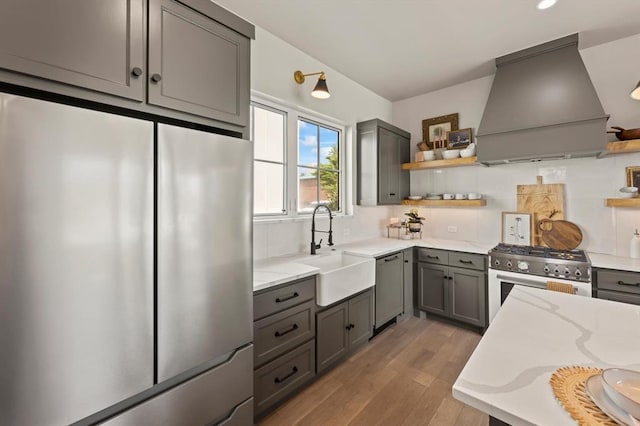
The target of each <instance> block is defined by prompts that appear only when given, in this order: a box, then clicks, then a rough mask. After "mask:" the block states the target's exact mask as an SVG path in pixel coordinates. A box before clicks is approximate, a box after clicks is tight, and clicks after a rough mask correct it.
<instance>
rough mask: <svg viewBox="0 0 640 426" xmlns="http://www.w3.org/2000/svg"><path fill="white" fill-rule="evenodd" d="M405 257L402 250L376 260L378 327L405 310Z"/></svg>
mask: <svg viewBox="0 0 640 426" xmlns="http://www.w3.org/2000/svg"><path fill="white" fill-rule="evenodd" d="M403 259H404V258H403V254H402V252H397V253H392V254H390V255H388V256H384V257H381V258H379V259H377V260H376V285H375V292H376V316H375V318H376V319H375V326H376V327H381V326H382V325H383V324H385V323H386V322H388V321H390V320H392V319H393V318H395V317H396V316H397V315H400V314H402V312H403V311H404V263H403Z"/></svg>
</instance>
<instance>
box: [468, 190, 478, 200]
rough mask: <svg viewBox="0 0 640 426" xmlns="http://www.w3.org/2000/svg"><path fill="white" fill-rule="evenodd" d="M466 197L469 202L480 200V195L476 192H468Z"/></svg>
mask: <svg viewBox="0 0 640 426" xmlns="http://www.w3.org/2000/svg"><path fill="white" fill-rule="evenodd" d="M467 197H468V198H469V199H470V200H481V199H482V194H480V193H478V192H470V193H468V194H467Z"/></svg>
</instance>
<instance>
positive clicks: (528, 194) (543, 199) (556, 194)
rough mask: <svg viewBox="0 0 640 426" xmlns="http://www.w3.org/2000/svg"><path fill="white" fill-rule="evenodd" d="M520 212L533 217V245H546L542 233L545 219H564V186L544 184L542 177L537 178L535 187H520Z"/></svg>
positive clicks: (518, 191)
mask: <svg viewBox="0 0 640 426" xmlns="http://www.w3.org/2000/svg"><path fill="white" fill-rule="evenodd" d="M517 195H518V211H519V212H528V213H532V215H533V236H532V237H531V244H532V245H534V246H542V245H545V244H544V241H543V240H542V235H541V231H540V227H539V225H540V221H541V220H543V219H553V220H559V219H564V184H563V183H552V184H543V183H542V176H538V177H537V183H536V184H535V185H518V186H517Z"/></svg>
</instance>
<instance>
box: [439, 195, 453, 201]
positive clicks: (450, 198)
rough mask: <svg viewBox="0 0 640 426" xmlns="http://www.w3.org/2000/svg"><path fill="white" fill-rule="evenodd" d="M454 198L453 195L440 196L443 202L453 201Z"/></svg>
mask: <svg viewBox="0 0 640 426" xmlns="http://www.w3.org/2000/svg"><path fill="white" fill-rule="evenodd" d="M454 197H455V195H453V194H442V199H443V200H453V198H454Z"/></svg>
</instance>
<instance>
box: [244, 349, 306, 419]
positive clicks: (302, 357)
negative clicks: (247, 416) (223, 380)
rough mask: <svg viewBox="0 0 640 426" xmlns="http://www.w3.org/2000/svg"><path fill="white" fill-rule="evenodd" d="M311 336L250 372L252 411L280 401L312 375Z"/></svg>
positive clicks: (257, 411) (258, 411) (262, 409)
mask: <svg viewBox="0 0 640 426" xmlns="http://www.w3.org/2000/svg"><path fill="white" fill-rule="evenodd" d="M315 362H316V360H315V340H312V341H310V342H308V343H305V344H304V345H302V346H300V347H299V348H297V349H294V350H293V351H291V352H288V353H286V354H285V355H282V356H281V357H280V358H277V359H275V360H274V361H271V362H270V363H269V364H266V365H265V366H264V367H260V368H259V369H257V370H256V371H255V372H254V389H253V392H254V399H255V410H254V411H255V415H258V414H260V413H262V412H264V411H265V410H266V409H267V408H269V407H271V406H272V405H274V404H276V403H277V402H279V401H281V400H282V399H283V398H284V397H286V396H287V395H289V394H290V393H291V392H293V391H294V390H296V389H298V388H299V387H300V386H302V385H303V384H305V383H306V382H308V381H309V380H311V379H312V378H313V377H314V376H315V368H314V365H315Z"/></svg>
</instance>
